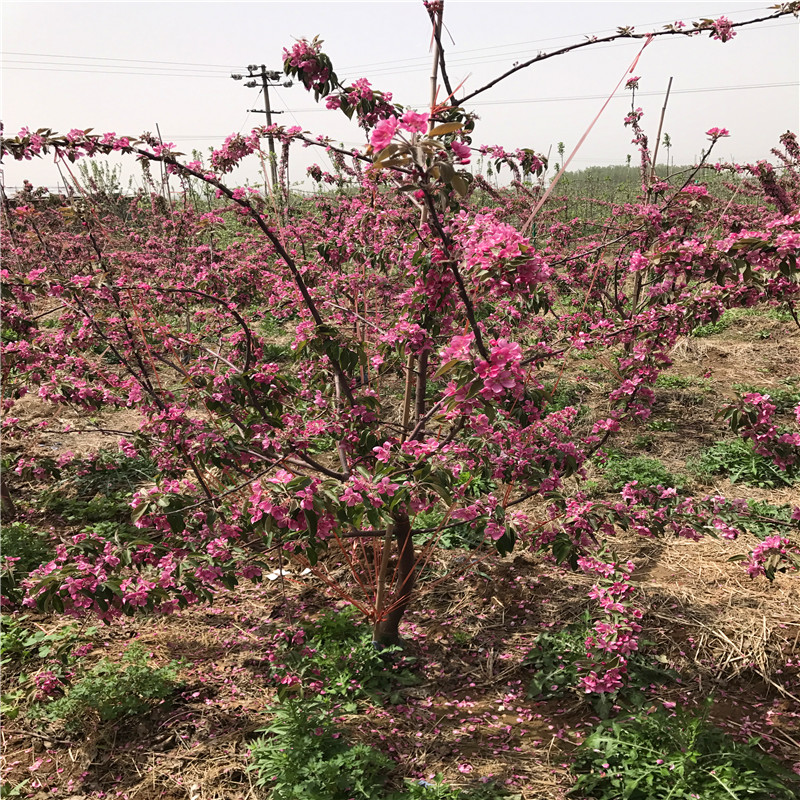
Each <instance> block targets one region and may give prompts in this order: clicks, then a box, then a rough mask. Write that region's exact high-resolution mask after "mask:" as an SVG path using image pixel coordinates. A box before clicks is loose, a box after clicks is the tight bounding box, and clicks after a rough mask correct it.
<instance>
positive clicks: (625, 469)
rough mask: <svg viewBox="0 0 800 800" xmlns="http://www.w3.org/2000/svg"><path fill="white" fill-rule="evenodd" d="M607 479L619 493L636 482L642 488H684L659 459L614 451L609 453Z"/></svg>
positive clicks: (681, 482)
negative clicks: (629, 484)
mask: <svg viewBox="0 0 800 800" xmlns="http://www.w3.org/2000/svg"><path fill="white" fill-rule="evenodd" d="M604 471H605V478H606V481H607V482H608V484H609V486H610V488H611V489H613V490H614V491H619V490H620V489H622V487H623V486H625V485H626V484H628V483H630V482H631V481H636V482H637V483H638V485H639V486H640V487H645V486H664V487H667V488H672V487H674V488H676V489H681V488H683V485H684V481H683V479H682V478H680V477H679V476H677V475H673V474H672V473H671V472H670V471H669V470H668V469H667V468H666V467H665V466H664V464H663V463H662V462H661V461H659V459H657V458H650V457H648V456H625V455H623V454H622V453H619V452H618V451H614V450H612V451H611V452H608V453H607V459H606V463H605V468H604Z"/></svg>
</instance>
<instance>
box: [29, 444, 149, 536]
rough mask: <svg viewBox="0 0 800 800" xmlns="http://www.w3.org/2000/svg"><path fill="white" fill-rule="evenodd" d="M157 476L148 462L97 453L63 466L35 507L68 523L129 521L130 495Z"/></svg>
mask: <svg viewBox="0 0 800 800" xmlns="http://www.w3.org/2000/svg"><path fill="white" fill-rule="evenodd" d="M157 472H158V470H157V467H156V465H155V462H154V461H152V459H150V458H147V457H143V456H137V457H135V458H128V457H126V456H125V455H123V454H122V453H116V452H113V451H111V450H100V451H99V452H98V453H97V454H96V455H95V456H92V457H91V458H88V459H86V460H85V461H75V462H72V463H71V464H69V465H67V466H65V467H64V468H63V469H62V471H61V478H60V480H58V481H56V482H55V483H53V484H52V485H50V486H48V487H47V488H46V489H45V490H44V491H43V492H42V494H41V496H40V498H39V503H40V505H41V506H42V508H43V509H44V510H46V511H48V512H50V513H53V514H58V515H59V516H61V517H63V518H64V519H65V520H66V521H67V522H70V523H76V524H85V523H94V522H106V521H112V520H113V521H118V520H120V519H129V518H130V507H129V502H130V497H131V495H132V494H133V493H134V492H135V491H136V490H137V489H138V488H139V487H140V486H141V485H142V484H144V483H148V482H149V481H152V480H153V478H154V477H155V475H156V473H157Z"/></svg>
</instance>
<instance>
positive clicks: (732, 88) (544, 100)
mask: <svg viewBox="0 0 800 800" xmlns="http://www.w3.org/2000/svg"><path fill="white" fill-rule="evenodd" d="M794 86H800V81H786V82H783V83H749V84H748V83H741V84H738V85H736V86H704V87H699V88H696V89H673V90H672V94H704V93H710V92H732V91H742V90H748V89H786V88H791V87H794ZM606 96H607V95H604V94H582V95H565V96H563V97H523V98H513V99H510V100H476V101H475V102H470V103H469V105H470V106H502V105H518V104H527V103H562V102H566V101H572V100H604V99H605V98H606ZM636 96H637V97H661V96H663V92H662V91H654V90H653V91H647V92H636ZM614 99H615V100H626V99H628V96H627V95H618V96H617V97H615V98H614ZM412 105H414V104H412ZM417 105H420V104H417ZM422 105H424V103H423V104H422ZM288 110H290V111H296V112H297V113H298V114H300V113H303V114H311V113H323V112H325V111H327V110H328V109H325V108H319V107H314V108H295V109H288Z"/></svg>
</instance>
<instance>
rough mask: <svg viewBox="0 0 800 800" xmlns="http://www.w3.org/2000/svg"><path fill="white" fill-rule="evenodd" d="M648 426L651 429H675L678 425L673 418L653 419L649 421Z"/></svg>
mask: <svg viewBox="0 0 800 800" xmlns="http://www.w3.org/2000/svg"><path fill="white" fill-rule="evenodd" d="M647 427H648V428H649V429H650V430H651V431H674V430H675V429H676V427H677V426H676V425H675V423H674V422H673V421H672V420H671V419H653V420H650V422H648V423H647Z"/></svg>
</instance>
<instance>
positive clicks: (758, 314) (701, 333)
mask: <svg viewBox="0 0 800 800" xmlns="http://www.w3.org/2000/svg"><path fill="white" fill-rule="evenodd" d="M743 319H769V320H774V321H775V322H791V321H792V315H791V314H790V313H789V312H788V311H781V310H780V309H777V308H764V307H755V308H731V309H728V310H727V311H725V312H724V313H723V315H722V316H721V317H720V318H719V319H718V320H717V321H716V322H709V323H707V324H706V325H698V326H697V327H696V328H695V329H694V330H693V331H692V336H695V337H697V338H702V337H706V336H714V335H716V334H718V333H722V332H723V331H726V330H727V329H728V328H730V327H731V325H733V324H734V323H735V322H737V321H739V320H743Z"/></svg>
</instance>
